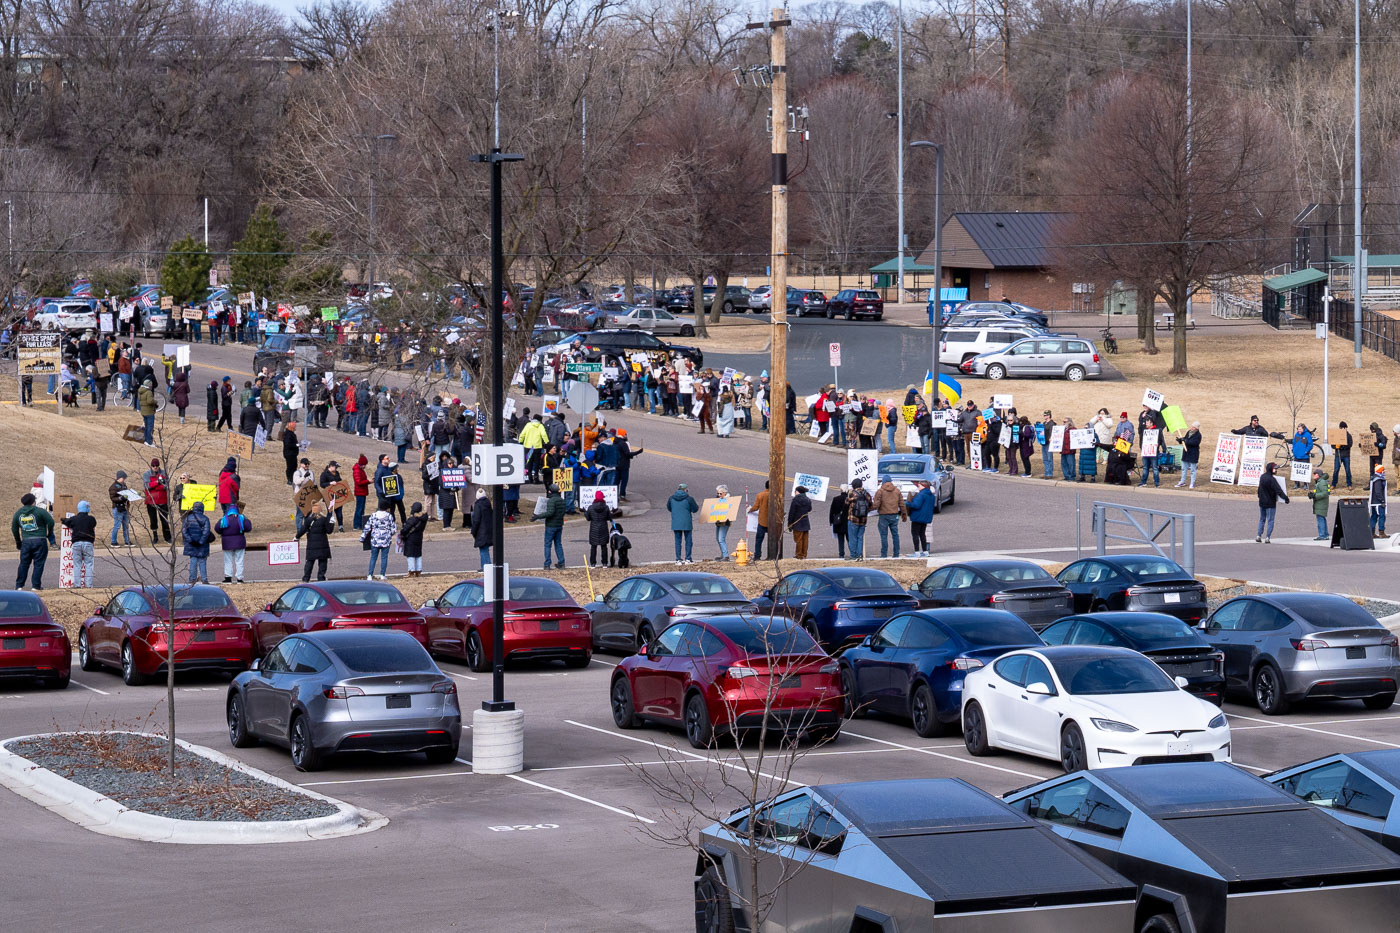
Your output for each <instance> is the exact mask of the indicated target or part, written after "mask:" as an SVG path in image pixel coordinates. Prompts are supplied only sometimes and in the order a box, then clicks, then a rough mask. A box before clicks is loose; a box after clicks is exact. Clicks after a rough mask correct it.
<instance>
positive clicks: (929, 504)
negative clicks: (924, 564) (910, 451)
mask: <svg viewBox="0 0 1400 933" xmlns="http://www.w3.org/2000/svg"><path fill="white" fill-rule="evenodd" d="M914 484H915V485H916V486H918V487H919V491H918V492H916V493H914V498H912V499H910V500H909V531H910V534H912V535H913V537H914V556H915V557H928V556H929V553H928V526H929V522H931V521H933V507H934V504H935V502H936V501H937V496H936V495H935V494H934V491H933V490H932V489H931V488H930V487H929V481H928V480H926V479H916V480H914Z"/></svg>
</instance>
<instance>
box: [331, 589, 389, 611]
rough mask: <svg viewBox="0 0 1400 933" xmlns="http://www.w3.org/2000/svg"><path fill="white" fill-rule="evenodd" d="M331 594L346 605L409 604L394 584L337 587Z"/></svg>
mask: <svg viewBox="0 0 1400 933" xmlns="http://www.w3.org/2000/svg"><path fill="white" fill-rule="evenodd" d="M331 595H332V596H334V597H335V598H336V599H337V600H338V601H339V602H341V603H343V604H344V605H346V606H405V607H406V606H408V600H406V599H404V598H403V594H402V593H400V592H399V591H398V590H396V589H394V588H393V587H392V586H356V587H337V588H336V589H335V590H334V591H333V592H332V593H331Z"/></svg>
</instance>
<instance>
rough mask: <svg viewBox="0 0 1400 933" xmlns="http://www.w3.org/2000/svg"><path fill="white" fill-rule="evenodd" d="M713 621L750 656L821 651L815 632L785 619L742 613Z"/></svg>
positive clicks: (818, 652)
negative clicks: (814, 639) (727, 618)
mask: <svg viewBox="0 0 1400 933" xmlns="http://www.w3.org/2000/svg"><path fill="white" fill-rule="evenodd" d="M713 624H714V626H715V628H717V629H718V630H719V631H720V633H721V634H723V635H724V637H725V638H728V639H729V640H730V641H732V642H734V644H735V645H737V646H738V648H739V650H740V651H742V652H744V653H745V654H747V655H749V656H750V657H764V656H769V657H771V656H774V655H780V654H821V649H820V648H818V647H817V643H816V642H815V641H813V640H812V636H811V635H808V634H807V633H806V632H805V631H803V630H802V629H801V628H800V627H798V626H795V625H793V624H792V623H790V622H788V621H787V620H786V619H770V618H768V617H767V616H743V617H740V618H737V619H733V620H725V621H721V622H715V623H713Z"/></svg>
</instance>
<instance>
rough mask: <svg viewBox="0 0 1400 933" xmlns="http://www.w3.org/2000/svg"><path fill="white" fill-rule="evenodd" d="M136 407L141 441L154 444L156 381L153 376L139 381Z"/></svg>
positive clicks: (147, 444)
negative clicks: (139, 418) (139, 386)
mask: <svg viewBox="0 0 1400 933" xmlns="http://www.w3.org/2000/svg"><path fill="white" fill-rule="evenodd" d="M136 407H137V409H138V410H139V411H140V412H141V438H142V440H141V443H143V444H145V445H146V446H147V447H154V446H156V445H155V444H154V443H153V441H154V439H155V431H156V407H157V406H156V381H155V379H154V378H150V379H147V380H146V381H145V382H143V383H141V388H140V389H138V390H137V393H136Z"/></svg>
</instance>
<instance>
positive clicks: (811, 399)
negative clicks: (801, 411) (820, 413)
mask: <svg viewBox="0 0 1400 933" xmlns="http://www.w3.org/2000/svg"><path fill="white" fill-rule="evenodd" d="M821 397H822V394H821V393H820V392H818V393H816V394H815V395H808V396H805V397H804V398H803V401H805V402H806V403H807V410H808V411H811V410H812V409H813V408H815V407H816V406H817V399H819V398H821Z"/></svg>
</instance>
